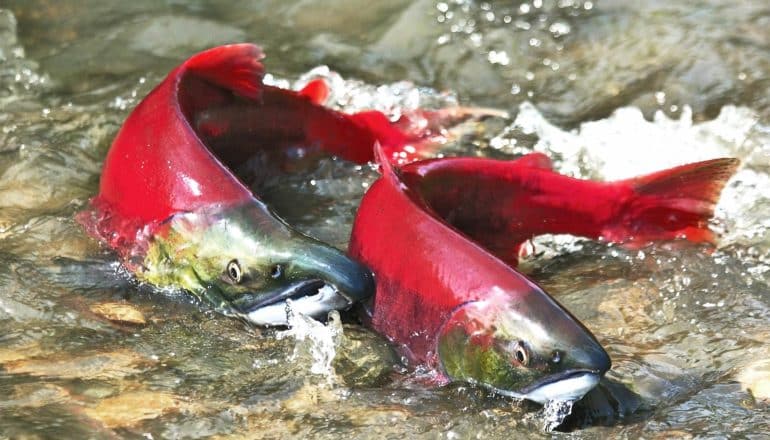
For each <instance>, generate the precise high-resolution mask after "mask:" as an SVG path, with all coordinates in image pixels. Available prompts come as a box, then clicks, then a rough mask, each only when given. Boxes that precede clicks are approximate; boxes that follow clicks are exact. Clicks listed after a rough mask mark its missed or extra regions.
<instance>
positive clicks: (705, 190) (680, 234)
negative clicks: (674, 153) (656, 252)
mask: <svg viewBox="0 0 770 440" xmlns="http://www.w3.org/2000/svg"><path fill="white" fill-rule="evenodd" d="M739 164H740V161H739V160H738V159H734V158H722V159H712V160H707V161H703V162H697V163H692V164H688V165H682V166H679V167H675V168H671V169H668V170H663V171H659V172H656V173H652V174H648V175H646V176H640V177H635V178H632V179H628V180H624V181H622V182H619V183H620V184H621V185H623V184H626V185H629V186H630V188H631V190H632V191H633V196H632V198H631V199H630V201H629V203H628V205H627V206H626V208H625V209H624V210H623V212H622V220H621V224H619V225H615V228H613V229H614V230H613V231H607V233H605V234H603V235H605V237H604V238H606V239H610V240H612V241H626V242H628V241H629V238H630V241H631V242H632V243H633V242H637V243H640V242H646V241H650V240H666V239H674V238H686V239H688V240H690V241H693V242H713V241H714V237H713V233H712V232H711V230H709V228H708V221H709V219H710V218H711V217H712V216H713V214H714V207H715V206H716V204H717V202H718V200H719V194H720V193H721V191H722V189H723V188H724V186H725V184H726V183H727V181H728V179H730V177H731V176H732V175H733V174H734V173H735V171H736V169H737V168H738V165H739ZM618 227H619V228H620V230H618V229H616V228H618Z"/></svg>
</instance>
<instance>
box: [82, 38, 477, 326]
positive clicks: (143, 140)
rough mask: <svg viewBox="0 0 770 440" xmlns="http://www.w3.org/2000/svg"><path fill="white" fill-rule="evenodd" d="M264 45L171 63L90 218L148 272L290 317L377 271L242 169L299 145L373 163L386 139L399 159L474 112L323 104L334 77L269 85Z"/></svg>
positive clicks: (251, 309)
mask: <svg viewBox="0 0 770 440" xmlns="http://www.w3.org/2000/svg"><path fill="white" fill-rule="evenodd" d="M262 57H263V55H262V52H261V50H260V49H259V48H258V47H257V46H254V45H250V44H236V45H230V46H221V47H217V48H214V49H211V50H208V51H205V52H202V53H199V54H197V55H195V56H193V57H191V58H190V59H188V60H187V61H185V62H184V63H182V64H181V65H180V66H179V67H177V68H176V69H174V70H173V71H171V72H170V73H169V75H168V77H167V78H166V79H165V80H164V81H163V82H162V83H161V84H159V85H158V86H157V87H156V88H155V89H154V90H153V91H152V92H150V94H149V95H148V96H147V97H145V98H144V99H143V100H142V102H141V103H140V104H139V105H138V106H137V107H136V108H135V109H134V110H133V111H132V113H131V114H130V115H129V117H128V118H127V119H126V121H125V123H124V124H123V126H122V127H121V129H120V131H119V132H118V134H117V136H116V138H115V140H114V142H113V144H112V146H111V148H110V151H109V153H108V155H107V158H106V159H105V162H104V168H103V172H102V176H101V182H100V187H99V194H98V195H97V196H96V197H95V198H94V199H93V200H92V203H91V210H90V211H88V212H86V213H83V214H81V215H80V216H79V220H80V221H81V223H83V224H84V225H85V227H86V228H87V229H88V231H89V232H90V233H91V234H92V235H94V236H95V237H97V238H99V239H101V240H102V241H103V242H105V243H106V244H107V245H108V246H109V247H111V248H112V249H114V250H115V251H116V252H117V253H118V254H119V255H120V256H121V258H122V259H123V262H124V264H125V265H126V266H127V267H128V268H129V269H131V270H133V271H134V272H135V273H136V274H137V276H138V277H139V278H140V279H141V280H143V281H146V282H149V283H152V284H155V285H158V286H169V287H181V288H184V289H186V290H188V291H190V292H192V293H193V294H195V296H197V297H198V298H200V299H202V300H205V301H207V302H209V303H212V304H213V305H214V306H215V307H216V308H217V309H219V310H221V311H222V312H224V313H228V314H235V315H239V316H243V317H245V318H246V319H248V320H250V321H252V322H255V323H258V324H283V323H285V301H287V300H288V299H293V300H294V304H295V310H297V311H299V312H302V311H303V310H304V311H305V312H306V313H307V314H310V315H313V316H325V314H326V312H328V310H329V309H330V308H346V307H348V306H350V305H351V304H352V303H353V302H355V301H357V300H360V299H362V298H365V297H367V296H370V295H371V294H373V286H372V278H371V274H370V272H369V271H368V270H366V268H364V267H363V266H361V265H360V264H358V263H357V262H355V261H353V260H351V259H350V258H348V257H347V256H345V255H344V254H343V253H342V252H340V251H338V250H336V249H334V248H333V247H332V246H329V245H326V244H324V243H320V242H318V241H317V240H314V239H312V238H310V237H307V236H304V235H303V234H301V233H299V232H297V231H295V230H293V229H292V228H291V227H289V226H288V225H286V224H285V222H283V221H282V220H281V219H280V218H278V217H276V216H275V214H274V213H273V212H272V211H270V209H269V208H268V207H267V206H265V205H264V203H262V202H261V201H260V200H259V198H258V196H259V194H253V193H252V192H251V191H250V190H249V189H248V188H247V187H246V186H245V185H244V184H243V183H242V182H241V181H240V180H239V179H238V178H236V177H235V175H234V174H233V172H232V170H233V169H235V168H236V167H237V166H238V165H239V164H241V163H243V162H244V161H246V160H247V159H248V158H250V157H252V156H255V155H259V154H270V155H274V156H278V157H279V158H280V157H282V156H284V158H291V157H292V156H291V154H292V153H296V152H297V151H298V150H299V151H301V152H302V154H301V155H307V154H310V153H313V152H315V151H318V152H323V153H325V154H333V155H337V156H340V157H342V158H344V159H347V160H350V161H354V162H358V163H365V162H367V161H369V160H371V159H372V158H373V152H372V146H373V145H374V144H375V143H380V144H382V145H383V147H384V148H386V149H387V150H388V153H389V154H391V155H396V156H399V157H402V156H404V153H405V149H406V147H407V145H409V146H418V147H419V146H420V143H423V144H424V146H426V147H427V146H428V145H431V144H432V141H433V140H435V134H434V133H433V132H431V130H430V128H431V123H436V124H438V125H441V123H442V121H450V120H452V119H453V118H455V117H456V116H457V117H460V118H462V117H463V116H462V115H461V114H459V116H458V113H456V112H455V111H454V110H452V109H449V110H446V111H443V112H442V111H439V112H427V111H419V110H416V111H413V112H410V113H407V114H406V115H405V116H404V117H402V118H401V119H399V120H398V121H396V122H391V121H390V120H389V119H388V118H387V117H386V116H385V115H384V114H382V113H380V112H377V111H367V112H361V113H357V114H345V113H342V112H338V111H335V110H332V109H329V108H326V107H324V106H323V105H321V101H323V100H324V99H325V97H326V95H328V90H327V88H326V85H325V83H323V81H314V82H311V83H310V84H309V85H308V86H307V87H306V88H305V89H303V90H301V91H299V92H296V91H292V90H285V89H281V88H277V87H272V86H268V85H265V84H263V83H262V77H263V74H264V69H263V66H262V63H261V59H262ZM459 113H462V112H459ZM409 151H410V152H413V153H414V154H420V153H419V149H414V148H409ZM234 243H238V246H236V245H235V244H234ZM323 285H326V286H330V287H331V288H332V289H333V290H334V293H333V294H329V293H328V292H327V293H323V292H324V291H323V289H321V288H320V287H319V286H323ZM307 297H313V298H315V299H314V300H312V301H311V300H309V299H307Z"/></svg>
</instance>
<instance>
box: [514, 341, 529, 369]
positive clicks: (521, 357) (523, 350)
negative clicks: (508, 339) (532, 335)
mask: <svg viewBox="0 0 770 440" xmlns="http://www.w3.org/2000/svg"><path fill="white" fill-rule="evenodd" d="M513 355H514V356H515V357H516V361H517V362H518V363H519V364H521V365H523V366H525V367H526V366H527V364H529V353H528V352H527V347H526V346H525V345H524V342H522V341H519V342H517V343H516V345H514V347H513Z"/></svg>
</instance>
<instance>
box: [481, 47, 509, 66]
mask: <svg viewBox="0 0 770 440" xmlns="http://www.w3.org/2000/svg"><path fill="white" fill-rule="evenodd" d="M487 59H488V60H489V62H490V63H492V64H500V65H501V66H507V65H508V64H509V63H510V62H511V59H510V58H509V57H508V54H507V53H505V51H502V50H501V51H497V50H491V51H489V55H488V56H487Z"/></svg>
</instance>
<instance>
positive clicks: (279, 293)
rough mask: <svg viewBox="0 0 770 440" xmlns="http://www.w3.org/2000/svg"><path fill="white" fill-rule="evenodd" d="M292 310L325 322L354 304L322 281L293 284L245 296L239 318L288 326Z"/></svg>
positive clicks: (302, 281)
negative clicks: (327, 318) (326, 318)
mask: <svg viewBox="0 0 770 440" xmlns="http://www.w3.org/2000/svg"><path fill="white" fill-rule="evenodd" d="M289 301H291V310H292V311H293V312H295V313H301V314H303V315H306V316H310V317H312V318H315V319H323V318H325V317H326V316H327V315H328V313H329V312H330V311H332V310H344V309H347V308H349V307H350V306H351V305H352V304H353V301H351V300H350V299H348V297H346V296H345V295H343V294H342V293H341V292H340V291H339V290H337V288H335V287H334V286H333V285H331V284H328V283H326V282H324V281H323V280H321V279H309V280H301V281H296V282H293V283H291V284H289V285H286V286H283V287H281V288H279V289H275V290H273V291H271V292H268V293H267V294H265V293H264V292H261V293H260V294H259V295H258V297H257V296H256V295H245V296H244V297H243V298H239V299H238V301H237V304H234V305H235V307H236V309H238V311H239V314H240V315H241V316H243V317H244V318H245V319H246V320H247V321H249V322H251V323H252V324H255V325H260V326H287V325H289V322H288V315H289V313H288V309H287V307H288V304H289Z"/></svg>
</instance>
